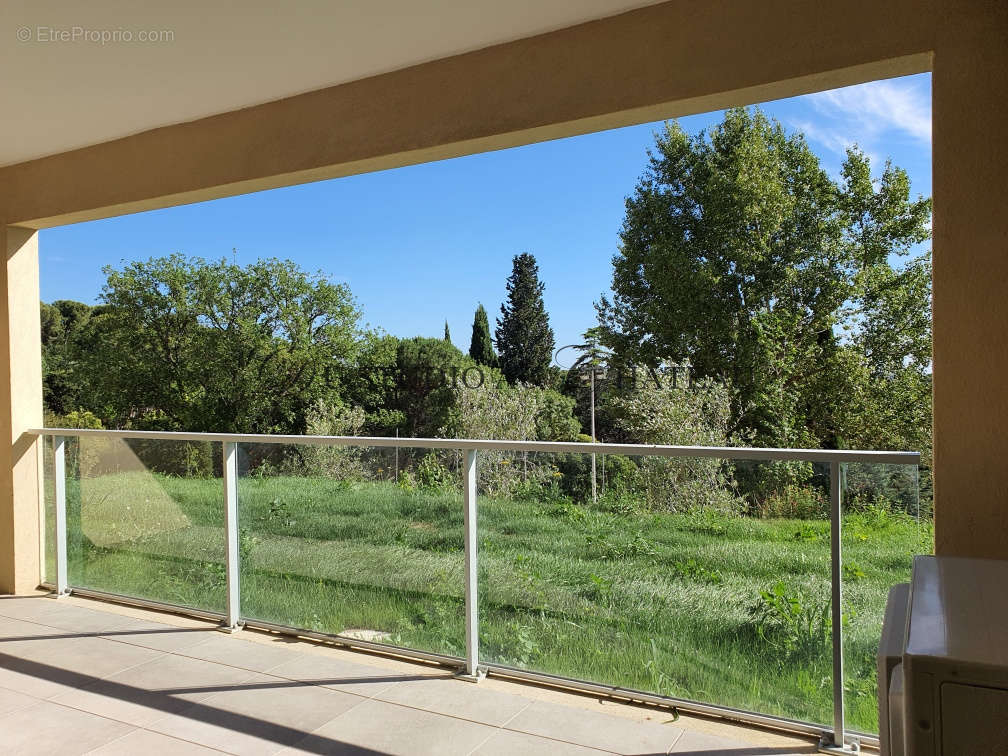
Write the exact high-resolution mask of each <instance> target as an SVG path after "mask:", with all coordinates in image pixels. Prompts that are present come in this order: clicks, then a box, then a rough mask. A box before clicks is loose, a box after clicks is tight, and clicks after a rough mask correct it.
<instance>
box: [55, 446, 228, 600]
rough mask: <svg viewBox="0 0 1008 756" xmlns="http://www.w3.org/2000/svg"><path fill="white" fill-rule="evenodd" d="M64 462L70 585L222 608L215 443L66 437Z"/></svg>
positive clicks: (219, 486) (222, 558)
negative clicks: (65, 469)
mask: <svg viewBox="0 0 1008 756" xmlns="http://www.w3.org/2000/svg"><path fill="white" fill-rule="evenodd" d="M66 467H67V487H66V492H67V568H68V569H67V571H68V575H69V582H70V585H71V586H75V587H82V588H91V589H95V590H101V591H108V592H110V593H118V594H122V595H127V596H133V597H139V598H145V599H152V600H156V601H162V602H166V603H171V604H178V605H182V606H189V607H193V608H197V609H206V610H211V611H222V610H223V608H224V605H225V598H226V588H225V575H226V573H225V569H224V562H225V544H226V540H225V534H224V508H223V495H222V490H223V488H222V481H221V478H220V469H221V445H220V444H219V443H210V442H188V441H149V440H136V439H121V438H113V437H100V436H84V437H81V438H68V439H67V443H66Z"/></svg>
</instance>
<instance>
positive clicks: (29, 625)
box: [0, 595, 815, 756]
mask: <svg viewBox="0 0 1008 756" xmlns="http://www.w3.org/2000/svg"><path fill="white" fill-rule="evenodd" d="M670 719H671V715H670V713H669V712H667V711H663V710H661V709H656V708H647V707H635V706H630V705H626V704H619V703H614V702H604V701H598V700H595V699H592V698H587V697H583V696H577V695H573V694H569V693H565V692H562V691H555V690H549V689H544V688H539V687H534V686H528V685H521V684H518V683H514V682H510V681H504V680H499V679H494V678H491V679H488V680H484V681H483V682H481V683H479V684H478V685H474V684H472V683H469V682H463V681H461V680H456V679H454V678H453V677H452V675H451V674H450V671H448V670H445V669H444V668H441V667H436V666H428V665H423V664H417V663H412V662H406V661H403V660H400V659H395V658H389V657H384V656H380V655H369V654H363V653H356V652H352V651H346V650H342V649H337V648H333V647H330V646H325V645H321V644H316V643H313V642H310V641H298V640H293V639H288V638H283V637H280V636H275V635H270V634H266V633H254V632H250V631H245V632H243V633H239V634H235V635H225V634H222V633H220V632H218V631H217V630H216V629H215V628H214V627H213V626H212V625H210V624H208V623H203V622H199V621H196V620H190V619H187V618H182V617H175V616H172V615H162V614H155V613H152V612H144V611H141V610H135V609H130V608H127V607H118V606H113V605H109V604H103V603H100V602H95V601H87V600H84V599H78V598H74V597H70V598H64V599H60V600H58V601H57V600H55V599H53V598H50V597H48V596H41V595H39V596H31V597H19V598H13V597H9V596H3V597H0V752H2V753H4V754H5V755H6V754H46V755H47V756H48V755H49V754H82V753H91V754H189V753H192V754H210V753H220V752H226V753H240V754H272V753H283V754H296V753H310V754H320V753H339V754H411V755H419V754H439V755H441V754H520V755H521V756H536V755H537V754H550V755H552V754H558V755H559V754H572V755H573V754H584V755H585V756H587V755H588V754H603V753H622V754H666V753H676V754H697V755H699V754H707V755H712V754H724V755H725V756H746V755H748V754H752V755H753V756H756V755H760V756H763V755H767V754H792V753H809V752H813V751H814V750H815V748H814V747H813V746H812V745H811V744H810V743H809V742H808V741H804V740H800V739H795V738H790V737H786V736H782V735H777V734H774V733H768V732H763V731H760V730H756V729H750V728H744V727H737V726H732V725H729V724H726V723H722V722H717V721H710V720H703V719H692V718H688V717H682V718H680V719H679V720H678V721H676V722H675V723H674V724H673V723H671V722H670V721H669V720H670Z"/></svg>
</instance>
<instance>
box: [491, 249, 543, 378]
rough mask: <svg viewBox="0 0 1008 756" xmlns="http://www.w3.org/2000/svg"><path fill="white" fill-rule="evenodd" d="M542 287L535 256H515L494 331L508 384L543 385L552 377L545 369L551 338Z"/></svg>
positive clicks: (524, 254)
mask: <svg viewBox="0 0 1008 756" xmlns="http://www.w3.org/2000/svg"><path fill="white" fill-rule="evenodd" d="M544 288H545V287H544V285H543V284H542V282H540V281H539V266H538V265H537V264H536V260H535V257H533V256H532V255H531V254H529V253H527V252H525V253H523V254H520V255H515V258H514V261H513V267H512V271H511V276H510V277H509V278H508V280H507V301H505V302H504V304H502V305H501V315H500V317H499V318H497V331H496V336H497V350H498V352H499V355H500V356H499V357H498V363H499V365H500V369H501V372H502V373H503V374H504V377H505V378H507V380H508V381H509V382H510V383H516V382H519V381H520V382H522V383H531V384H534V385H537V386H543V385H546V384H547V382H549V381H550V379H551V377H552V375H551V371H550V369H549V368H550V362H551V360H552V359H553V348H554V346H555V341H554V339H553V329H552V328H550V324H549V316H548V315H547V314H546V305H545V303H544V302H543V290H544Z"/></svg>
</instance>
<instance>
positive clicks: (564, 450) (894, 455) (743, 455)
mask: <svg viewBox="0 0 1008 756" xmlns="http://www.w3.org/2000/svg"><path fill="white" fill-rule="evenodd" d="M29 433H31V434H33V435H36V436H67V437H82V438H83V437H89V436H97V437H104V438H124V439H147V440H152V441H219V442H225V443H247V444H303V445H309V446H357V447H369V446H374V447H387V448H392V447H399V448H412V449H460V450H468V449H482V450H488V451H511V452H545V453H552V454H622V455H627V456H634V457H706V458H713V459H736V460H753V461H759V462H867V463H875V464H888V465H916V464H920V453H919V452H910V451H865V450H855V449H768V448H757V447H749V446H668V445H661V444H601V443H598V444H593V443H586V442H580V441H508V440H500V439H460V438H394V437H387V436H297V435H274V434H265V433H263V434H260V433H189V432H185V431H181V432H180V431H138V430H125V431H124V430H96V429H90V428H87V429H84V428H36V429H32V430H31V431H29Z"/></svg>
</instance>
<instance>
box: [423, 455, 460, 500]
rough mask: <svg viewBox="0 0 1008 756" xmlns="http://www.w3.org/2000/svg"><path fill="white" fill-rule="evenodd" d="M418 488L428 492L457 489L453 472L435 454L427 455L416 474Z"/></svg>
mask: <svg viewBox="0 0 1008 756" xmlns="http://www.w3.org/2000/svg"><path fill="white" fill-rule="evenodd" d="M414 475H415V477H416V482H417V486H418V487H419V488H421V489H424V490H427V491H450V490H451V489H453V488H454V487H455V481H454V479H453V477H452V474H451V472H449V471H448V468H446V467H445V466H444V465H442V464H441V462H440V461H438V458H437V455H436V454H434V453H431V454H425V455H424V456H423V458H422V459H421V460H420V464H418V465H417V466H416V471H415V473H414Z"/></svg>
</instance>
